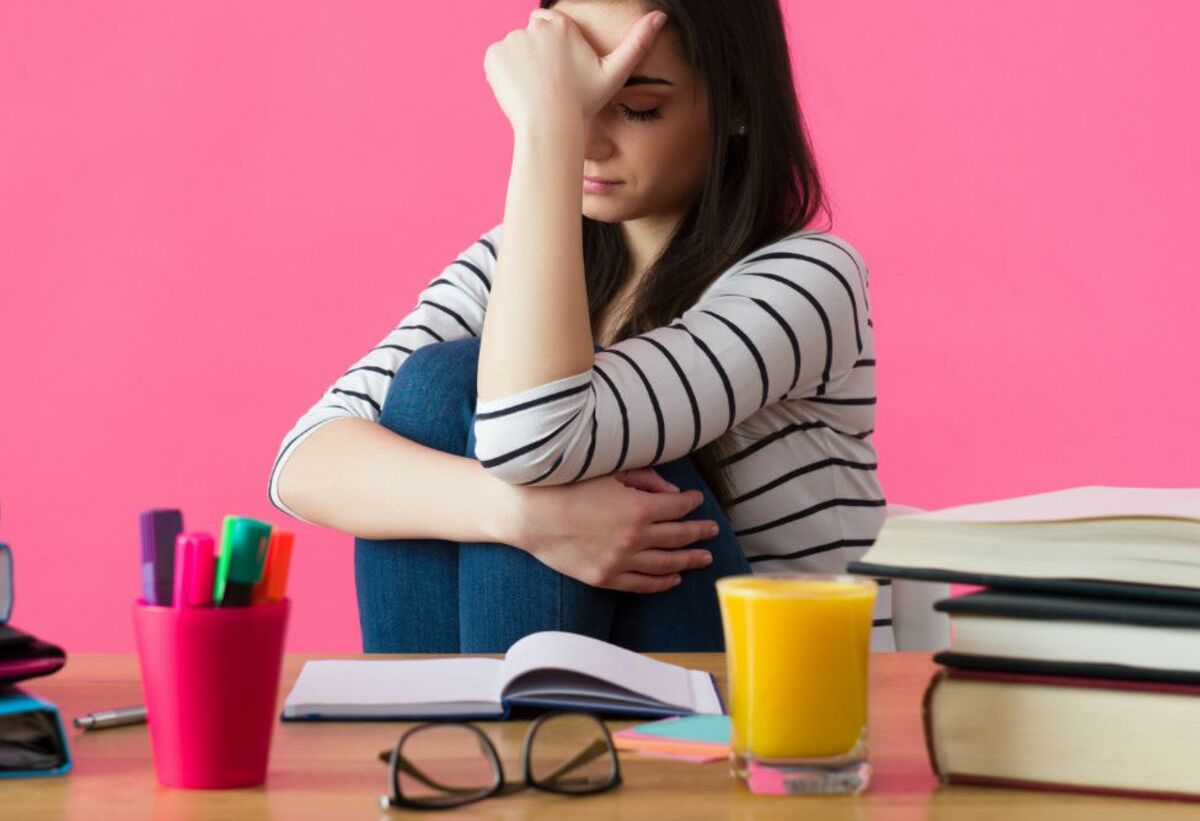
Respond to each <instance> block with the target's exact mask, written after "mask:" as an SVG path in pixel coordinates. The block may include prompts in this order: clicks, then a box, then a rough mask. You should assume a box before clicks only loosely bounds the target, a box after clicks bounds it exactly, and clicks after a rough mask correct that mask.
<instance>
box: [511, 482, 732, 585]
mask: <svg viewBox="0 0 1200 821" xmlns="http://www.w3.org/2000/svg"><path fill="white" fill-rule="evenodd" d="M512 487H513V489H514V491H516V495H515V498H516V500H517V501H516V508H517V510H516V513H517V515H516V516H515V517H514V520H515V528H516V533H515V534H514V537H513V538H512V539H511V540H510V541H509V544H513V545H515V546H517V547H520V548H522V549H523V550H525V551H527V552H528V553H530V554H531V555H532V556H533V557H534V558H536V559H538V560H539V561H540V562H542V563H543V564H546V565H549V566H550V567H552V568H554V569H555V570H557V571H558V572H559V573H562V574H564V575H566V576H570V577H571V578H574V579H578V580H579V581H581V582H583V583H584V584H590V585H592V586H593V587H607V588H610V589H612V590H623V591H627V592H631V593H659V592H661V591H663V590H669V589H670V588H672V587H674V586H675V585H676V584H678V583H679V581H680V577H679V574H680V573H682V572H683V571H685V570H694V569H696V568H701V567H706V566H707V565H708V564H710V563H711V562H712V556H711V554H709V552H708V551H707V550H703V549H695V548H687V546H688V545H691V544H694V543H695V542H697V541H699V540H701V539H707V538H712V537H713V536H715V535H716V534H717V523H716V522H714V521H713V520H711V519H689V520H686V521H676V520H677V519H680V518H681V517H683V516H686V515H687V514H688V513H690V512H691V511H693V510H695V509H696V508H697V507H698V506H699V505H700V503H701V502H703V501H704V495H703V494H702V493H701V492H700V491H698V490H688V491H682V492H681V491H679V489H678V488H676V487H675V486H674V485H672V484H670V483H669V482H667V481H666V480H665V479H663V478H662V477H660V476H659V475H658V474H657V473H656V472H655V471H653V470H651V469H650V468H639V469H637V470H627V471H621V472H620V473H615V474H612V475H610V476H597V477H595V478H593V479H586V480H584V481H582V482H576V483H574V484H567V485H547V486H542V487H523V486H519V485H516V486H512Z"/></svg>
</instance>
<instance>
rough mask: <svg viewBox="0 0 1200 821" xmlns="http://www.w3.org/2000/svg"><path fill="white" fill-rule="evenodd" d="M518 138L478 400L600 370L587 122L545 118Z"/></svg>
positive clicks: (518, 130)
mask: <svg viewBox="0 0 1200 821" xmlns="http://www.w3.org/2000/svg"><path fill="white" fill-rule="evenodd" d="M513 134H514V143H513V163H512V171H511V173H510V175H509V181H508V195H507V198H506V199H505V206H504V239H503V241H502V242H501V244H500V249H499V255H498V257H497V259H496V266H495V270H494V273H493V277H492V279H493V281H492V289H491V294H490V295H489V297H488V307H487V314H486V315H485V317H484V322H483V332H482V335H481V336H482V339H481V342H480V349H479V375H478V384H477V387H478V396H479V399H480V400H489V399H499V398H503V397H505V396H511V395H512V394H515V393H519V392H521V391H523V390H526V389H528V388H532V387H536V386H538V385H544V384H546V383H548V382H553V381H555V380H557V379H562V378H564V377H567V376H572V375H574V374H577V373H583V372H585V371H587V370H589V369H590V368H591V367H592V365H593V364H594V362H595V353H594V348H593V340H592V329H591V321H590V319H589V313H588V300H587V287H586V284H585V281H584V276H583V229H582V217H581V212H580V209H581V203H582V197H583V122H582V121H576V120H575V119H572V118H570V117H566V116H563V117H555V118H547V119H546V120H544V121H542V122H539V123H538V124H537V125H530V126H528V127H518V128H515V129H514V132H513Z"/></svg>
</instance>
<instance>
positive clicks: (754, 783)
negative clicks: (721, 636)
mask: <svg viewBox="0 0 1200 821" xmlns="http://www.w3.org/2000/svg"><path fill="white" fill-rule="evenodd" d="M716 584H717V597H718V599H719V600H720V605H721V621H722V623H723V625H724V630H725V656H726V660H727V663H728V671H729V696H730V699H729V701H730V718H731V721H732V725H733V735H732V738H731V739H730V740H731V750H730V757H731V766H732V771H733V775H734V776H735V777H736V778H738V779H739V780H740V781H742V782H743V783H745V784H746V785H747V786H748V787H749V788H750V789H751V790H752V791H753V792H762V793H820V794H836V793H846V794H852V795H858V794H860V793H862V792H863V791H864V790H865V789H866V788H867V785H868V783H869V782H870V779H871V766H870V764H869V762H868V761H867V658H868V654H869V651H870V644H871V620H872V615H873V613H874V607H875V593H876V584H875V582H874V581H873V580H872V579H869V578H862V577H858V576H850V575H836V574H819V573H787V574H782V573H781V574H769V573H768V574H759V575H753V576H726V577H724V578H722V579H718V580H717V583H716Z"/></svg>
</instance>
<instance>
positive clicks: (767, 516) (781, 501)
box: [269, 224, 892, 649]
mask: <svg viewBox="0 0 1200 821" xmlns="http://www.w3.org/2000/svg"><path fill="white" fill-rule="evenodd" d="M502 230H503V224H500V225H497V226H495V227H494V228H492V229H491V230H490V231H488V232H487V233H485V234H484V235H483V236H482V237H481V238H480V239H479V240H477V241H476V242H474V243H472V244H471V245H470V246H469V247H468V248H466V249H465V250H464V251H463V252H462V253H461V254H459V255H458V257H457V258H456V259H455V260H454V261H453V262H452V263H451V264H450V265H449V266H447V267H446V268H445V270H444V271H442V273H441V274H440V275H439V276H438V277H437V278H435V279H434V280H433V281H432V282H430V283H429V285H428V286H427V287H426V288H425V289H424V290H422V291H421V293H420V296H419V298H418V301H417V304H416V306H415V307H414V308H413V310H412V311H411V312H410V313H409V314H408V316H406V317H405V318H404V320H403V321H402V322H400V324H399V325H397V326H396V328H394V329H393V330H392V331H391V332H389V333H388V334H387V336H385V337H384V338H383V339H382V340H381V341H380V342H379V344H378V345H376V346H375V347H374V348H372V349H371V350H370V351H368V352H367V353H366V354H365V355H364V356H363V357H362V358H361V359H359V360H358V361H357V362H355V363H354V364H353V365H352V366H351V367H350V369H349V370H347V371H346V372H345V373H344V374H342V375H341V376H340V377H339V378H338V379H337V380H336V381H335V382H334V383H333V384H332V385H331V386H330V387H329V388H328V389H327V390H326V391H325V393H324V395H322V396H321V398H320V399H319V400H318V401H317V402H316V404H314V405H313V406H312V408H311V409H309V410H308V411H307V412H306V413H305V414H304V415H303V416H301V417H300V419H299V420H298V421H297V422H296V424H295V426H294V427H293V428H292V430H290V431H289V432H288V433H287V435H286V436H285V437H284V439H283V442H282V444H281V446H280V449H279V453H278V457H277V458H276V460H275V464H274V466H273V467H272V470H271V476H270V483H269V495H270V499H271V502H272V504H274V505H275V506H276V507H277V508H279V509H280V510H281V511H283V512H285V513H287V514H289V515H291V516H294V517H296V518H298V519H301V520H302V521H307V520H304V519H303V517H301V516H299V515H298V514H297V513H296V512H294V511H292V510H291V509H289V508H288V507H287V505H285V504H284V502H283V500H282V499H281V498H280V496H279V488H278V481H279V474H280V472H281V469H282V467H283V464H284V463H285V462H286V460H287V459H288V458H289V457H290V456H291V454H292V453H293V452H294V451H295V449H296V447H297V446H298V445H299V444H300V443H301V442H302V441H304V439H305V438H306V437H308V436H309V435H311V434H312V432H313V431H315V430H316V429H317V428H318V427H320V426H321V425H323V424H325V423H326V422H329V421H332V420H333V419H338V418H341V417H346V416H357V417H361V418H364V419H371V420H378V418H379V415H380V410H381V408H382V405H383V401H384V398H385V397H386V396H387V392H388V387H389V385H390V383H391V379H392V375H393V374H394V373H395V372H396V369H397V368H399V367H400V365H401V364H402V363H403V362H404V360H405V359H406V358H407V357H408V355H409V354H410V353H411V352H412V351H414V350H416V349H417V348H419V347H421V346H423V345H428V344H431V343H434V342H437V341H439V340H449V339H462V338H466V337H472V336H478V335H479V334H480V333H481V329H482V327H483V317H484V312H485V311H486V309H487V303H488V294H489V291H490V288H491V278H492V273H493V271H494V269H495V264H496V254H497V251H498V249H499V246H500V241H501V239H502V237H501V234H502ZM868 276H869V273H868V269H867V266H866V265H865V264H864V263H863V260H862V258H861V257H860V256H859V254H858V252H857V251H856V250H855V249H854V248H853V247H852V246H851V245H850V244H849V243H847V242H846V241H845V240H842V239H840V238H838V237H836V236H834V235H832V234H829V233H820V232H812V231H800V232H797V233H794V234H792V235H790V236H788V237H785V238H784V239H781V240H778V241H776V242H774V243H771V244H769V245H767V246H764V247H762V248H760V249H758V250H756V251H754V252H753V253H751V254H749V255H747V256H746V257H744V258H743V259H741V260H739V261H738V262H736V263H735V264H734V265H732V266H730V267H729V268H728V269H727V270H726V271H724V272H722V273H721V274H720V276H718V277H717V279H715V280H714V281H713V282H712V283H711V285H710V286H709V287H708V288H707V289H706V290H705V291H704V293H703V294H701V296H700V298H699V299H698V300H697V301H696V303H695V304H694V305H693V306H692V307H691V308H690V309H688V310H686V311H685V312H684V313H683V314H682V315H681V316H679V317H678V318H676V319H675V320H674V321H672V322H671V323H669V324H668V325H665V326H663V327H659V328H655V329H654V330H651V331H649V332H647V333H643V334H640V335H637V336H633V337H629V338H627V339H623V340H620V341H618V342H616V343H614V344H612V345H610V346H608V347H607V348H604V349H603V350H601V351H599V352H597V354H596V358H595V364H594V366H593V367H592V368H591V369H590V370H588V371H586V372H583V373H579V374H573V375H571V376H567V377H565V378H563V379H558V380H555V381H553V382H550V383H547V384H544V385H539V386H536V387H533V388H529V389H528V390H524V391H521V392H520V393H517V394H514V395H511V396H506V397H503V398H501V399H493V400H488V401H482V402H478V403H477V404H476V416H475V438H476V457H477V458H478V459H479V461H480V463H481V464H482V465H483V466H484V467H485V468H486V469H487V470H488V471H490V472H491V473H493V474H494V475H496V476H498V477H500V478H501V479H503V480H505V481H508V482H512V483H522V484H532V485H552V484H564V483H567V482H575V481H580V480H582V479H587V478H590V477H593V476H601V475H605V474H610V473H614V472H616V471H618V470H622V469H626V468H637V467H645V466H648V465H656V464H660V463H663V462H669V461H672V460H674V459H678V458H680V457H681V456H684V455H686V454H688V453H691V452H693V451H695V450H696V449H697V448H700V447H702V446H704V445H706V444H708V443H709V442H712V441H713V440H716V439H719V438H720V439H723V442H722V444H723V447H724V452H725V456H724V463H725V464H726V465H727V475H728V477H729V480H730V484H731V485H732V489H733V498H732V500H731V502H730V503H729V504H728V505H727V507H726V513H727V514H728V516H729V519H730V522H731V523H732V525H733V527H734V531H735V534H736V536H737V539H738V542H739V544H740V545H741V546H742V549H743V551H744V553H745V555H746V558H747V559H748V561H749V562H750V566H751V568H752V569H753V570H754V571H755V572H782V571H807V572H843V571H844V569H845V567H846V563H847V562H848V561H850V560H851V559H855V558H857V557H858V556H860V555H861V554H862V553H863V552H865V550H866V548H867V547H868V546H869V545H870V544H871V543H872V542H873V541H874V539H875V536H876V535H877V534H878V532H879V529H880V527H881V526H882V524H883V519H884V515H885V504H886V503H885V499H884V495H883V492H882V490H881V488H880V485H879V481H878V476H877V473H876V454H875V448H874V446H873V445H872V443H871V438H870V437H871V434H872V432H873V429H874V424H875V401H876V397H875V351H874V335H873V326H872V321H871V316H870V303H869V300H868V293H867V284H868ZM890 592H891V590H890V588H889V587H887V586H881V587H880V589H879V597H878V601H877V604H876V624H877V629H876V630H875V631H874V634H873V637H872V645H873V646H874V647H876V648H877V649H890V648H891V646H892V643H891V642H892V638H891V636H892V631H891V627H890V615H891V597H890Z"/></svg>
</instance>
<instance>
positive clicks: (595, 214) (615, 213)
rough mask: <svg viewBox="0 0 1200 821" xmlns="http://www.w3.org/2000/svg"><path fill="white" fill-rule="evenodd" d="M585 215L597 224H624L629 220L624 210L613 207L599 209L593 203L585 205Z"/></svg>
mask: <svg viewBox="0 0 1200 821" xmlns="http://www.w3.org/2000/svg"><path fill="white" fill-rule="evenodd" d="M583 215H584V216H585V217H587V218H588V219H590V220H595V221H596V222H624V221H625V220H626V219H627V217H626V216H625V215H624V213H623V212H622V209H619V208H614V207H612V206H611V205H609V206H607V207H606V206H604V205H601V206H599V207H597V206H596V205H594V204H593V203H585V204H584V206H583Z"/></svg>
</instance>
